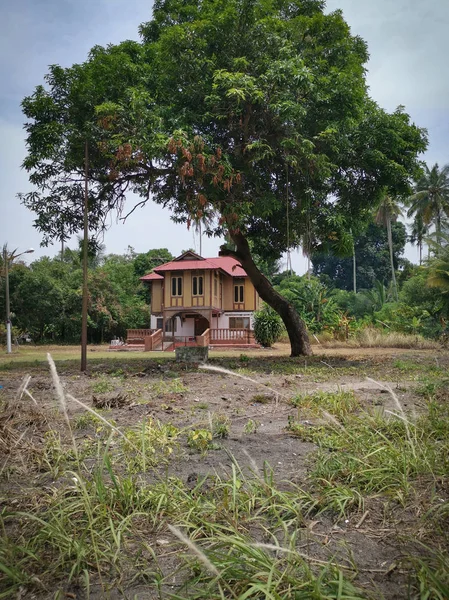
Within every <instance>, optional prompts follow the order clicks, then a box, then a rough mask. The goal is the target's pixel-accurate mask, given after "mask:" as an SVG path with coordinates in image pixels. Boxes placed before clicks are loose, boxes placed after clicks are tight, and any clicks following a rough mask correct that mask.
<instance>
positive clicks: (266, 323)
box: [254, 306, 284, 348]
mask: <svg viewBox="0 0 449 600" xmlns="http://www.w3.org/2000/svg"><path fill="white" fill-rule="evenodd" d="M283 329H284V325H283V323H282V320H281V317H280V316H279V315H278V314H277V312H276V311H275V310H273V309H272V308H270V307H269V306H265V307H264V308H263V309H262V310H258V311H257V312H255V313H254V337H255V338H256V341H257V342H258V343H259V344H261V345H262V346H266V347H267V348H269V347H270V346H272V345H273V344H274V342H277V340H278V339H279V337H280V335H281V333H282V331H283Z"/></svg>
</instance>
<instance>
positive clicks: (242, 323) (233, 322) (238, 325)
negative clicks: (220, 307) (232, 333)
mask: <svg viewBox="0 0 449 600" xmlns="http://www.w3.org/2000/svg"><path fill="white" fill-rule="evenodd" d="M250 326H251V321H250V318H249V317H229V329H249V328H250Z"/></svg>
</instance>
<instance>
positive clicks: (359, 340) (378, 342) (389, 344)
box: [318, 327, 441, 350]
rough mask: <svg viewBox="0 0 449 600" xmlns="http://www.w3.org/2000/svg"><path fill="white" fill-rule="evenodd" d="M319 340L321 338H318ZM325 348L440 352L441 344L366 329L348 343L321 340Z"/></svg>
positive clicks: (409, 336) (405, 335)
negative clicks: (403, 349)
mask: <svg viewBox="0 0 449 600" xmlns="http://www.w3.org/2000/svg"><path fill="white" fill-rule="evenodd" d="M318 339H320V338H319V336H318ZM320 343H321V345H322V346H323V347H324V348H405V349H414V350H440V349H441V344H440V343H439V342H437V341H435V340H429V339H426V338H424V337H422V336H421V335H417V334H415V335H412V334H407V333H397V332H390V333H383V332H382V331H379V330H378V329H374V328H372V327H366V328H365V329H361V330H360V331H358V332H357V333H356V335H355V336H354V337H353V338H350V339H349V340H347V341H344V342H342V341H339V340H328V339H326V340H320Z"/></svg>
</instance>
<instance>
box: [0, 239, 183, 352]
mask: <svg viewBox="0 0 449 600" xmlns="http://www.w3.org/2000/svg"><path fill="white" fill-rule="evenodd" d="M154 252H159V250H155V251H154ZM150 253H151V251H150ZM168 256H169V257H171V255H170V254H169V255H168ZM139 257H140V255H136V254H135V253H134V251H133V250H132V248H131V249H128V251H127V252H126V253H125V254H124V255H116V254H110V255H106V256H104V258H103V259H102V260H101V261H99V262H98V261H97V262H95V261H91V266H90V267H89V272H88V288H89V303H88V311H89V317H88V339H89V341H90V342H92V343H101V342H103V341H109V340H110V339H111V338H112V337H114V336H119V337H125V335H126V330H127V329H133V328H145V327H148V326H149V319H150V311H149V307H148V298H147V293H146V290H145V289H144V288H143V285H142V284H141V283H140V282H139V275H138V274H136V267H135V261H139V260H140V259H139ZM139 264H140V263H139ZM137 270H138V269H137ZM9 280H10V301H11V313H12V321H13V325H14V331H15V332H19V331H23V332H27V333H29V334H30V336H31V338H32V339H33V341H35V342H42V341H49V340H51V341H55V342H72V343H73V342H78V341H79V335H80V333H79V332H80V329H81V283H82V269H81V263H80V257H79V252H77V251H73V250H71V249H70V248H66V249H65V251H64V255H63V256H59V257H57V258H49V257H42V258H40V259H38V260H36V261H34V262H32V263H31V264H30V266H29V267H26V266H25V265H23V264H20V263H19V264H13V265H12V267H11V271H10V277H9ZM0 303H1V308H0V310H1V311H3V310H4V306H5V302H4V279H3V278H2V279H1V281H0Z"/></svg>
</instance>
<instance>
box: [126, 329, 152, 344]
mask: <svg viewBox="0 0 449 600" xmlns="http://www.w3.org/2000/svg"><path fill="white" fill-rule="evenodd" d="M155 331H156V330H155V329H127V330H126V343H127V344H143V343H144V341H145V338H146V337H148V336H150V335H152V334H153V333H154V332H155Z"/></svg>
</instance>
